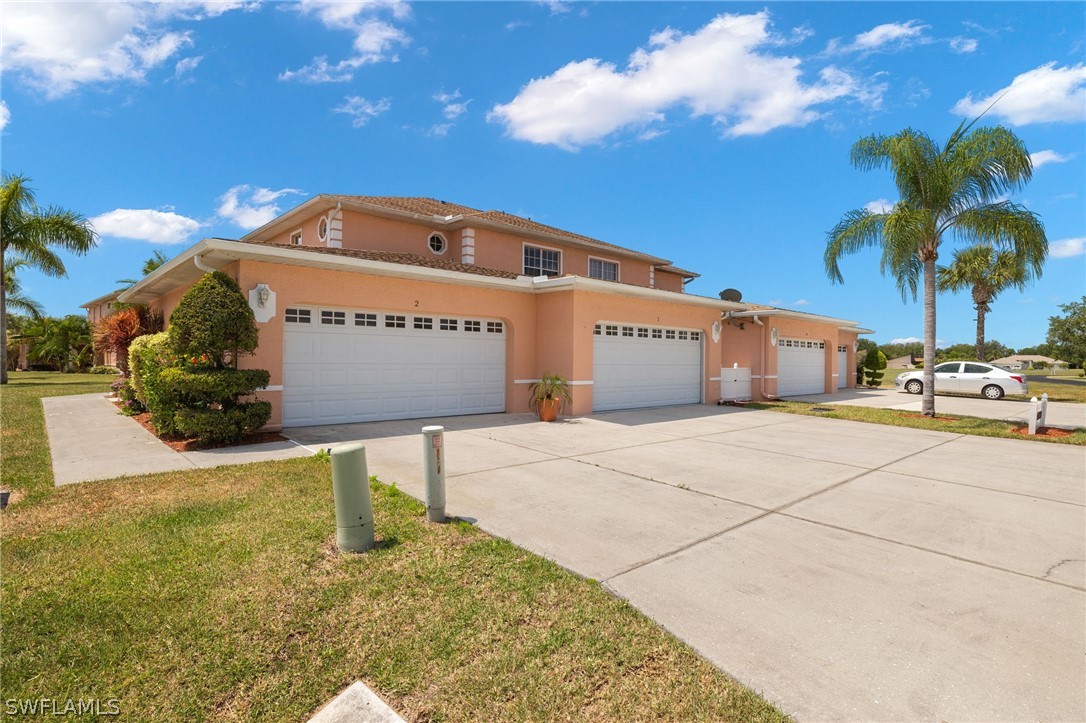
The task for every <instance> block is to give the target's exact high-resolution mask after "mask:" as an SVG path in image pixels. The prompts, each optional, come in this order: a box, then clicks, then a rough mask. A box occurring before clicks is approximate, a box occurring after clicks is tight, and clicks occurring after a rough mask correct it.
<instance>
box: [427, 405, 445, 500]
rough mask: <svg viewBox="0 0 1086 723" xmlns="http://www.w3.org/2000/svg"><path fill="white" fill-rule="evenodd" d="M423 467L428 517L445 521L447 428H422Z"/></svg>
mask: <svg viewBox="0 0 1086 723" xmlns="http://www.w3.org/2000/svg"><path fill="white" fill-rule="evenodd" d="M422 467H423V474H424V476H425V477H426V519H428V520H430V522H444V521H445V428H444V427H437V426H435V427H423V428H422Z"/></svg>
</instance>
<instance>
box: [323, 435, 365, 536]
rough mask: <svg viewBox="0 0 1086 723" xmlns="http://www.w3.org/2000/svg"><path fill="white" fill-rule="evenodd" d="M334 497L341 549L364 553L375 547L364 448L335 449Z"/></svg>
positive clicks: (333, 467) (359, 446)
mask: <svg viewBox="0 0 1086 723" xmlns="http://www.w3.org/2000/svg"><path fill="white" fill-rule="evenodd" d="M332 494H333V495H334V496H335V499H336V545H337V546H338V547H339V549H340V550H343V551H344V552H365V551H366V550H368V549H370V548H371V547H373V505H372V503H371V502H370V475H369V470H368V469H367V468H366V447H365V446H364V445H361V444H345V445H343V446H341V447H336V448H335V449H333V450H332Z"/></svg>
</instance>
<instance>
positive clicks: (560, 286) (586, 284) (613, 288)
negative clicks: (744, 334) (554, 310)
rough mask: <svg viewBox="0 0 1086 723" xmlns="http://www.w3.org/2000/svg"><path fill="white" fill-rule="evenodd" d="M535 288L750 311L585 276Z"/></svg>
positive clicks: (704, 298) (546, 282) (729, 303)
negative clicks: (590, 292)
mask: <svg viewBox="0 0 1086 723" xmlns="http://www.w3.org/2000/svg"><path fill="white" fill-rule="evenodd" d="M532 286H533V288H534V289H535V290H536V291H538V292H540V293H549V292H556V291H572V290H578V291H593V292H596V293H600V294H614V295H617V296H633V297H636V298H640V299H651V300H653V301H671V302H674V303H676V304H687V305H691V306H704V307H708V308H711V309H716V310H718V311H732V310H737V309H749V308H750V306H749V305H748V304H743V303H740V302H735V301H724V300H722V299H714V298H713V297H711V296H697V295H695V294H684V293H682V292H679V291H664V290H663V289H650V288H648V287H646V286H633V285H631V284H620V283H617V282H615V281H603V280H602V279H591V278H587V277H584V276H553V277H547V278H545V279H544V278H541V277H539V278H537V279H533V280H532Z"/></svg>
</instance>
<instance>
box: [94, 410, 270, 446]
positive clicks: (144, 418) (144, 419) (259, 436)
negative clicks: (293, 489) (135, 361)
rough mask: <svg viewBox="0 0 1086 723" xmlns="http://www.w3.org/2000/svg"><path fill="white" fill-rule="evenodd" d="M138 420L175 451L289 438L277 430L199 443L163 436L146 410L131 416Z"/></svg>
mask: <svg viewBox="0 0 1086 723" xmlns="http://www.w3.org/2000/svg"><path fill="white" fill-rule="evenodd" d="M114 405H115V406H117V407H118V408H119V407H120V406H121V405H120V404H118V403H117V402H114ZM132 419H135V420H136V421H137V422H139V423H140V424H141V425H142V426H143V428H144V429H146V430H147V431H148V432H150V433H151V434H153V435H155V436H156V437H158V439H159V441H161V442H162V443H163V444H165V445H166V446H167V447H169V448H170V449H172V450H173V451H175V452H196V451H198V450H201V449H220V448H222V447H244V446H246V445H250V444H264V443H265V442H289V441H290V440H289V439H287V438H286V437H284V436H283V435H281V434H279V433H278V432H254V433H253V434H250V435H247V436H245V437H243V438H242V439H241V441H240V442H234V443H232V444H227V443H224V442H218V443H214V442H212V443H208V444H201V443H200V442H197V441H196V440H195V439H192V438H190V437H178V436H175V435H167V436H163V435H161V434H159V433H158V432H156V431H155V427H154V425H153V424H151V415H150V414H149V413H148V412H144V413H143V414H136V415H134V416H133V417H132Z"/></svg>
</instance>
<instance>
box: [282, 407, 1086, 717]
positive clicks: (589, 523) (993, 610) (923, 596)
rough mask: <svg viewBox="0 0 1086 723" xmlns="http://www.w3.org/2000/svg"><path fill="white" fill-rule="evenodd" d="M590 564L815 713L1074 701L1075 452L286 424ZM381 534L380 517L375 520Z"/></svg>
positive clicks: (745, 426) (695, 423) (873, 435)
mask: <svg viewBox="0 0 1086 723" xmlns="http://www.w3.org/2000/svg"><path fill="white" fill-rule="evenodd" d="M431 423H439V424H444V425H445V427H446V429H447V430H448V431H447V433H446V440H445V447H446V455H447V456H446V460H447V465H448V466H447V480H448V481H447V485H448V494H447V496H448V510H449V514H451V515H456V516H460V517H464V518H468V519H473V520H476V521H477V522H478V523H479V525H480V526H482V527H483V528H484V529H486V530H488V531H489V532H491V533H493V534H496V535H499V536H501V537H505V538H507V539H509V540H511V541H513V542H514V543H516V544H518V545H521V546H523V547H526V548H528V549H530V550H532V551H534V552H536V553H539V554H541V555H544V556H546V557H548V558H551V559H553V560H555V561H556V562H557V563H559V564H561V565H563V566H565V567H567V568H569V569H571V570H573V571H575V572H577V573H579V574H581V575H583V576H585V577H590V578H595V579H597V580H600V581H601V582H602V584H604V585H605V586H606V587H607V588H609V589H610V590H612V591H613V592H614V593H615V594H616V595H619V596H621V597H623V598H626V599H628V600H629V601H630V602H631V603H632V604H633V605H635V606H636V607H637V608H639V609H640V610H642V611H643V612H645V613H646V614H648V615H649V616H650V617H652V618H653V619H654V620H656V621H657V622H659V623H660V624H661V625H663V626H664V627H665V628H667V629H668V630H670V631H671V632H673V633H674V634H675V635H677V636H679V637H680V638H681V639H683V640H685V641H686V642H687V643H689V644H690V645H692V646H693V647H694V648H695V649H697V650H698V651H699V652H700V653H701V654H702V655H704V656H705V657H706V658H708V659H709V660H711V661H712V662H713V663H714V664H716V665H717V666H719V667H720V668H721V669H722V670H724V671H726V672H728V673H729V674H731V675H733V676H734V677H736V678H737V679H739V680H740V681H742V682H744V683H745V684H747V685H748V686H750V687H752V688H753V689H755V690H758V691H760V692H762V693H763V694H764V695H766V697H767V698H769V699H770V700H771V701H773V702H775V703H777V704H778V705H780V706H781V707H782V708H783V709H784V710H785V711H787V712H788V713H791V714H793V715H795V716H797V717H798V718H800V719H808V720H954V719H970V720H1084V719H1086V702H1084V697H1083V687H1082V681H1083V680H1084V679H1086V662H1084V659H1083V654H1082V652H1083V648H1084V646H1086V621H1084V616H1083V610H1084V607H1086V562H1084V559H1086V514H1084V513H1086V474H1084V471H1086V464H1084V462H1086V457H1084V453H1083V449H1082V448H1081V447H1069V446H1062V445H1054V444H1046V443H1040V442H1028V441H1018V440H1001V439H987V438H980V437H963V436H959V435H953V434H948V433H944V432H928V431H922V430H913V429H902V428H894V427H880V426H876V425H869V424H862V423H857V422H846V421H839V420H831V419H819V418H814V417H798V416H795V415H785V414H777V413H773V412H766V411H754V410H738V409H729V408H717V407H704V406H696V407H673V408H664V409H656V410H638V411H631V412H614V413H608V414H601V415H596V416H594V417H589V418H582V419H571V420H564V421H561V422H559V423H556V424H542V423H539V422H536V421H534V420H533V419H532V417H530V416H528V415H486V416H478V417H459V418H450V419H446V420H425V421H423V420H416V421H414V422H388V423H377V424H360V425H342V426H330V427H311V428H305V429H295V430H287V432H286V434H287V435H288V436H291V437H292V438H294V439H296V440H297V441H299V442H302V443H305V444H308V445H311V446H322V447H327V446H331V445H335V444H339V443H344V442H349V441H363V442H364V443H365V444H366V449H367V455H368V458H369V469H370V473H371V474H376V475H378V476H379V477H380V478H381V479H382V480H383V481H384V482H386V483H389V482H396V483H397V484H398V485H399V486H400V488H401V489H403V490H405V491H407V492H408V493H410V494H413V495H415V496H417V497H421V496H422V494H423V489H422V482H421V480H422V472H421V467H422V461H421V460H422V439H421V435H420V434H419V430H420V428H421V427H422V426H423V425H425V424H431ZM378 534H380V530H378Z"/></svg>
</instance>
